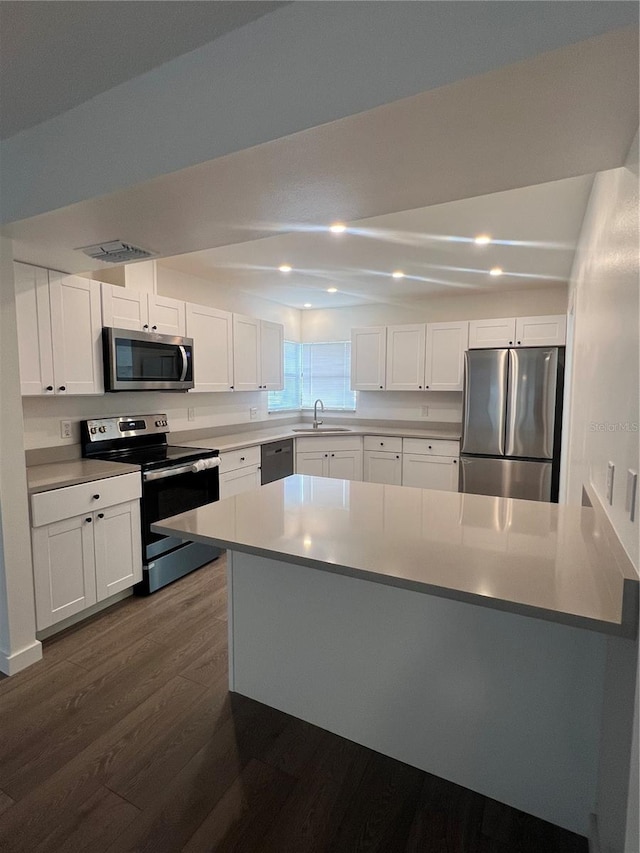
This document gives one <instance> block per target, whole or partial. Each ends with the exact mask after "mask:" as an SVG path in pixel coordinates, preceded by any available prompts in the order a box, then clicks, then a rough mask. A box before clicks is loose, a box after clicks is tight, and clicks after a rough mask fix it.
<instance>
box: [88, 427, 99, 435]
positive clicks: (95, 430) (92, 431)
mask: <svg viewBox="0 0 640 853" xmlns="http://www.w3.org/2000/svg"><path fill="white" fill-rule="evenodd" d="M97 431H98V430H97V429H96V428H95V427H91V429H90V430H89V432H90V433H91V435H95V434H96V432H97Z"/></svg>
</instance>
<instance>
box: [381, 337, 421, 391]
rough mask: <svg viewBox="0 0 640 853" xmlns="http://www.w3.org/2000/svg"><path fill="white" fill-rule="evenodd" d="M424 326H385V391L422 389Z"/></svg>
mask: <svg viewBox="0 0 640 853" xmlns="http://www.w3.org/2000/svg"><path fill="white" fill-rule="evenodd" d="M424 352H425V325H424V323H417V324H415V325H412V326H387V384H386V388H387V391H422V390H423V388H424Z"/></svg>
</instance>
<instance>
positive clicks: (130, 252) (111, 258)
mask: <svg viewBox="0 0 640 853" xmlns="http://www.w3.org/2000/svg"><path fill="white" fill-rule="evenodd" d="M79 251H81V252H84V253H85V255H89V257H90V258H93V259H94V261H105V263H108V264H121V263H124V261H141V260H142V259H143V258H152V257H154V255H155V254H156V253H155V252H149V251H147V249H141V248H140V247H139V246H132V245H131V244H130V243H123V242H122V240H110V241H109V242H108V243H98V244H97V245H96V246H82V247H80V249H79Z"/></svg>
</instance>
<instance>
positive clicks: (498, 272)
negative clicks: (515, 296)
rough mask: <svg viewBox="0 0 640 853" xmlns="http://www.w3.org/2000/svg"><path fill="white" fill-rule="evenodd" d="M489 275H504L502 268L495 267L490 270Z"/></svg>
mask: <svg viewBox="0 0 640 853" xmlns="http://www.w3.org/2000/svg"><path fill="white" fill-rule="evenodd" d="M489 275H502V267H493V269H490V270H489Z"/></svg>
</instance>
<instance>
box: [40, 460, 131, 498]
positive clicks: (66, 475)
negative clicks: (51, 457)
mask: <svg viewBox="0 0 640 853" xmlns="http://www.w3.org/2000/svg"><path fill="white" fill-rule="evenodd" d="M139 471H140V466H139V465H130V464H129V463H125V462H105V461H103V460H102V459H70V460H68V461H65V462H52V463H49V464H48V465H31V466H30V467H29V468H27V488H28V490H29V494H30V495H33V494H35V493H36V492H46V491H48V490H49V489H62V488H64V487H65V486H76V485H78V483H89V482H91V481H92V480H104V479H105V478H107V477H117V476H118V475H120V474H131V473H135V472H139Z"/></svg>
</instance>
